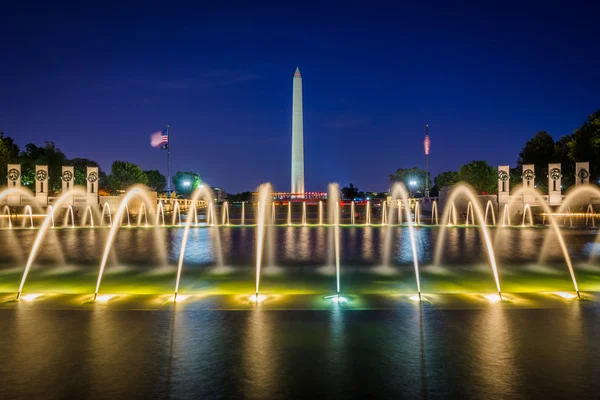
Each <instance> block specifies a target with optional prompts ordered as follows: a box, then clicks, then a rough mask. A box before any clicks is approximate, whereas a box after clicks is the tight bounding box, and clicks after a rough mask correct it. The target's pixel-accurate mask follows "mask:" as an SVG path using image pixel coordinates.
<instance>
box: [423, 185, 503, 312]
mask: <svg viewBox="0 0 600 400" xmlns="http://www.w3.org/2000/svg"><path fill="white" fill-rule="evenodd" d="M458 196H463V197H466V198H467V199H468V200H469V201H471V202H472V203H473V210H474V211H475V217H476V218H477V220H478V223H479V230H480V231H481V233H482V234H483V238H484V241H485V248H486V250H487V254H488V259H489V261H490V266H491V267H492V273H493V275H494V282H495V283H496V290H497V291H498V298H499V299H500V300H501V299H502V290H501V289H500V277H499V275H498V266H497V265H496V256H495V254H494V246H493V245H492V241H491V238H490V233H489V231H488V228H487V225H486V223H485V218H484V214H483V209H482V207H481V204H480V203H479V199H478V198H477V194H476V193H475V192H474V191H473V189H472V188H471V187H470V186H468V185H465V184H458V185H455V186H454V187H453V190H452V192H451V193H450V196H449V197H448V205H447V206H446V207H445V208H444V212H443V214H442V221H448V220H449V219H450V213H454V214H455V213H456V208H455V206H454V201H455V200H456V198H458ZM455 215H456V214H455ZM446 228H447V227H446V225H445V224H444V225H442V228H441V229H440V233H439V235H438V239H437V242H436V245H435V257H434V264H435V265H440V260H441V257H442V252H443V251H444V240H445V237H446V230H447V229H446Z"/></svg>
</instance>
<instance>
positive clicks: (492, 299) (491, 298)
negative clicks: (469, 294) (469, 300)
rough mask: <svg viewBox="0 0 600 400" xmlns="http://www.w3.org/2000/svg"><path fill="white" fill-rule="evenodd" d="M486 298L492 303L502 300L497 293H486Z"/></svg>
mask: <svg viewBox="0 0 600 400" xmlns="http://www.w3.org/2000/svg"><path fill="white" fill-rule="evenodd" d="M483 297H485V298H486V299H488V300H489V301H490V303H492V304H494V303H497V302H499V301H502V299H501V298H500V296H498V295H497V294H486V295H485V296H483Z"/></svg>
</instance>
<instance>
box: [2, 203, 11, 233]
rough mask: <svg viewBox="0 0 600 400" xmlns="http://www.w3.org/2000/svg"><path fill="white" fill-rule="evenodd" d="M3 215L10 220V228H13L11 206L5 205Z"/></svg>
mask: <svg viewBox="0 0 600 400" xmlns="http://www.w3.org/2000/svg"><path fill="white" fill-rule="evenodd" d="M3 215H5V216H6V219H7V220H8V229H12V215H10V208H9V207H8V206H4V213H3Z"/></svg>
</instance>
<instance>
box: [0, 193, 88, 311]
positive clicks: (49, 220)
mask: <svg viewBox="0 0 600 400" xmlns="http://www.w3.org/2000/svg"><path fill="white" fill-rule="evenodd" d="M10 190H11V189H8V190H7V191H10ZM7 191H5V192H7ZM76 196H85V191H84V190H83V189H81V188H73V189H72V190H70V191H68V192H66V193H64V194H63V195H61V196H60V197H59V198H58V199H57V200H56V202H55V203H54V207H52V206H49V207H48V215H47V216H46V218H44V222H43V223H42V226H41V227H40V229H39V231H38V233H37V235H36V238H35V241H34V243H33V247H32V249H31V252H30V253H29V258H28V259H27V265H26V266H25V271H24V272H23V277H22V278H21V284H20V285H19V290H18V292H17V300H18V299H19V298H20V297H21V293H22V292H23V287H24V286H25V281H26V280H27V275H28V274H29V270H30V269H31V266H32V265H33V262H34V261H35V258H36V257H37V254H38V252H39V250H40V246H41V245H42V242H43V240H44V238H45V237H46V233H47V232H48V229H50V226H51V224H52V226H54V210H56V209H61V207H62V206H63V205H64V204H65V203H66V202H67V201H68V200H71V201H72V200H73V198H74V197H76ZM0 199H1V194H0Z"/></svg>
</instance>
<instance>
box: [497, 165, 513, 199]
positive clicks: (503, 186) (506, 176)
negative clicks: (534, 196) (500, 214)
mask: <svg viewBox="0 0 600 400" xmlns="http://www.w3.org/2000/svg"><path fill="white" fill-rule="evenodd" d="M509 200H510V165H499V166H498V205H499V206H500V208H501V209H502V207H504V205H505V204H508V201H509Z"/></svg>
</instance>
